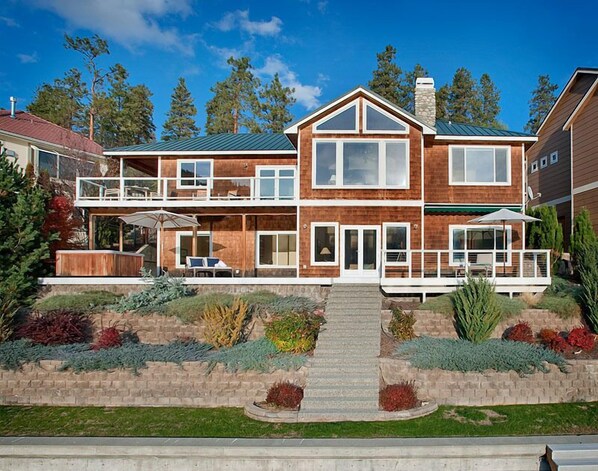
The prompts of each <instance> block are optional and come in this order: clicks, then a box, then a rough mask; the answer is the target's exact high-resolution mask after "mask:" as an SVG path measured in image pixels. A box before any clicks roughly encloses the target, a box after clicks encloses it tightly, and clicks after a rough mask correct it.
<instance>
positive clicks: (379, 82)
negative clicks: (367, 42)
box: [368, 44, 403, 106]
mask: <svg viewBox="0 0 598 471" xmlns="http://www.w3.org/2000/svg"><path fill="white" fill-rule="evenodd" d="M396 56H397V50H396V49H395V48H394V47H393V46H391V45H390V44H389V45H388V46H386V48H385V49H384V51H382V52H380V53H378V54H376V59H377V67H376V70H374V72H373V73H372V80H370V81H369V83H368V85H369V87H370V89H371V90H372V91H373V92H376V93H377V94H378V95H381V96H383V97H384V98H386V99H387V100H389V101H391V102H393V103H396V104H397V105H399V103H400V101H401V95H400V93H399V88H400V86H401V82H400V80H401V74H402V73H403V72H402V70H401V68H400V67H399V66H398V65H397V64H396V63H395V58H396ZM399 106H400V105H399Z"/></svg>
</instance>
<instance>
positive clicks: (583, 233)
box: [571, 208, 596, 261]
mask: <svg viewBox="0 0 598 471" xmlns="http://www.w3.org/2000/svg"><path fill="white" fill-rule="evenodd" d="M595 242H596V233H595V232H594V227H593V226H592V220H591V218H590V212H589V211H588V210H587V208H583V209H582V210H581V212H580V213H579V214H578V215H577V216H575V220H574V221H573V234H572V235H571V255H573V258H574V259H575V260H576V261H577V260H579V258H580V255H581V252H582V250H583V248H584V247H586V246H589V245H591V244H593V243H595Z"/></svg>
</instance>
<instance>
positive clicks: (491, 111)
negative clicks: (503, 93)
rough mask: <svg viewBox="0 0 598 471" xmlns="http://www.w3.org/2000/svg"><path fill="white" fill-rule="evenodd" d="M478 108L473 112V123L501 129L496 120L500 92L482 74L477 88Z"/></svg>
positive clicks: (488, 77) (487, 77) (487, 76)
mask: <svg viewBox="0 0 598 471" xmlns="http://www.w3.org/2000/svg"><path fill="white" fill-rule="evenodd" d="M477 92H478V101H479V107H478V108H477V109H475V110H474V116H473V122H474V124H476V125H478V126H490V127H501V126H502V124H501V123H500V122H499V121H498V120H497V119H496V118H497V116H498V114H499V113H500V105H499V101H500V91H499V90H498V88H496V85H494V82H493V81H492V79H491V78H490V76H489V75H488V74H482V76H481V77H480V84H479V86H478V87H477Z"/></svg>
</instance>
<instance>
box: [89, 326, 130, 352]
mask: <svg viewBox="0 0 598 471" xmlns="http://www.w3.org/2000/svg"><path fill="white" fill-rule="evenodd" d="M120 334H121V332H120V330H118V329H117V328H116V327H106V328H105V329H102V330H101V331H100V334H99V336H98V340H97V341H96V342H95V343H94V344H93V345H92V348H93V349H94V350H102V349H103V348H115V347H120V346H121V345H122V344H123V341H122V338H121V336H120Z"/></svg>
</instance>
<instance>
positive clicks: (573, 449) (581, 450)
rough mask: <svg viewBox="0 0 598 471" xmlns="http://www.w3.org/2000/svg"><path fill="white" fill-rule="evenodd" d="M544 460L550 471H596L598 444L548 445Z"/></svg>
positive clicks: (597, 468) (597, 465) (597, 467)
mask: <svg viewBox="0 0 598 471" xmlns="http://www.w3.org/2000/svg"><path fill="white" fill-rule="evenodd" d="M546 458H547V461H548V463H549V464H550V469H551V470H552V471H590V470H592V471H596V470H598V443H575V444H562V445H548V446H547V447H546Z"/></svg>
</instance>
